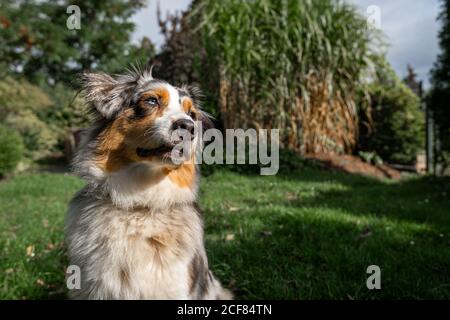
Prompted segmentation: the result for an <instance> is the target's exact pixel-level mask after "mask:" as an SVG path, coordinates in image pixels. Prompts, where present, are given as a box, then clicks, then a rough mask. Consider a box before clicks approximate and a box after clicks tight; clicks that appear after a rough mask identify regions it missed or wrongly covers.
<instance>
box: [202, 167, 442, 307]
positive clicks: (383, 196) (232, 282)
mask: <svg viewBox="0 0 450 320" xmlns="http://www.w3.org/2000/svg"><path fill="white" fill-rule="evenodd" d="M255 179H264V178H262V177H255ZM277 179H282V180H284V181H289V182H294V183H295V182H299V193H298V196H297V197H295V198H293V199H292V198H290V199H282V200H280V199H279V200H274V199H272V198H269V197H268V198H267V199H266V200H263V201H261V200H260V199H258V200H255V199H254V198H252V195H248V196H246V197H245V199H244V200H242V201H243V203H245V204H246V205H247V206H248V207H249V208H251V210H252V211H254V213H252V212H251V211H248V212H243V213H230V214H229V216H226V215H222V216H221V218H222V219H217V217H214V221H212V220H211V219H210V220H209V221H208V219H207V222H208V223H207V226H208V229H207V231H206V234H207V235H208V233H210V232H212V233H214V232H216V233H223V232H224V230H227V231H226V232H231V233H233V234H235V238H234V240H232V241H224V240H222V239H223V237H222V238H219V240H218V239H217V238H215V239H214V238H212V239H211V238H208V236H207V240H208V241H207V249H208V254H209V256H210V260H211V265H212V267H213V270H214V271H215V272H216V273H217V275H218V277H219V278H221V279H223V282H224V284H225V285H227V284H228V286H230V287H232V288H234V291H235V293H236V296H237V298H244V299H247V298H249V299H381V298H383V299H425V298H430V299H431V298H432V299H448V298H450V200H449V197H448V195H449V193H450V184H449V183H448V180H445V179H437V178H433V177H422V178H414V179H409V180H405V181H400V182H395V183H394V182H386V181H380V180H376V179H371V178H366V177H363V176H354V175H346V174H340V173H333V174H331V173H330V172H317V171H308V170H306V171H305V172H303V173H302V172H299V173H298V174H295V173H290V174H284V173H281V174H280V175H279V176H278V177H277ZM331 182H333V183H336V184H338V185H340V186H342V187H341V188H339V189H338V190H336V189H333V188H331V190H327V189H326V188H324V189H320V188H316V189H317V190H316V191H315V192H314V194H313V195H307V196H304V197H303V196H302V192H303V191H304V190H302V188H305V183H307V185H308V186H311V185H316V183H318V184H321V183H331ZM278 187H279V186H278ZM251 220H253V221H254V223H253V224H252V223H251V222H249V221H251ZM244 221H247V222H245V224H244ZM249 226H250V227H249ZM370 265H378V266H380V268H381V270H382V290H374V291H372V290H368V289H367V286H366V280H367V278H368V277H369V275H368V274H366V270H367V267H368V266H370Z"/></svg>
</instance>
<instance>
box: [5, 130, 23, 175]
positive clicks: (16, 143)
mask: <svg viewBox="0 0 450 320" xmlns="http://www.w3.org/2000/svg"><path fill="white" fill-rule="evenodd" d="M22 152H23V145H22V140H21V138H20V136H19V135H18V134H17V133H16V132H15V131H13V130H12V129H10V128H8V127H6V126H3V125H0V177H1V176H4V175H5V174H7V173H10V172H12V171H13V170H14V169H15V168H16V167H17V164H18V163H19V161H20V159H21V158H22Z"/></svg>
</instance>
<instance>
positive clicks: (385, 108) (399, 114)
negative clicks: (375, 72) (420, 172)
mask: <svg viewBox="0 0 450 320" xmlns="http://www.w3.org/2000/svg"><path fill="white" fill-rule="evenodd" d="M369 94H370V97H371V108H370V111H369V112H370V114H369V118H366V119H365V120H366V121H362V122H361V129H360V139H359V147H360V150H361V151H370V152H375V153H376V154H378V155H379V156H380V157H381V158H382V159H383V160H386V161H388V162H395V163H403V164H411V163H414V161H415V160H416V156H417V154H418V153H419V152H420V151H421V150H423V149H424V141H425V137H424V125H425V124H424V123H425V121H424V114H423V112H422V111H421V109H420V99H419V98H418V97H417V96H416V95H415V94H414V93H413V92H412V91H411V89H410V88H408V87H407V86H406V85H405V84H403V83H402V82H401V81H399V80H398V79H394V80H393V81H390V82H381V83H380V82H378V83H374V84H372V85H371V86H370V87H369ZM365 124H366V125H365ZM367 124H368V125H367Z"/></svg>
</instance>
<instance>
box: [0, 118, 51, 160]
mask: <svg viewBox="0 0 450 320" xmlns="http://www.w3.org/2000/svg"><path fill="white" fill-rule="evenodd" d="M3 121H4V123H6V124H7V125H8V126H9V127H12V128H14V129H15V130H16V131H17V132H18V133H19V134H20V135H21V137H22V140H23V143H24V145H25V147H26V150H25V153H24V155H25V156H26V157H27V158H29V159H31V160H38V159H40V158H43V157H45V156H47V155H49V154H50V153H51V152H52V151H53V148H54V146H55V145H56V143H57V141H58V133H57V132H55V131H52V130H51V129H50V128H49V126H48V125H47V124H46V123H45V122H43V121H42V120H41V119H39V117H38V116H37V115H36V114H34V113H33V112H32V111H30V110H24V111H20V112H17V113H10V114H9V115H8V116H7V117H6V118H5V119H4V120H3Z"/></svg>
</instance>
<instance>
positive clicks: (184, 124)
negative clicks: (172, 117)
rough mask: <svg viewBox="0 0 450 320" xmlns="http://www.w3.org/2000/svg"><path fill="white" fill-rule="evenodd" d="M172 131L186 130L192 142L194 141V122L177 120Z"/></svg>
mask: <svg viewBox="0 0 450 320" xmlns="http://www.w3.org/2000/svg"><path fill="white" fill-rule="evenodd" d="M172 130H173V131H175V130H186V131H187V132H188V133H189V134H190V136H191V140H192V139H194V121H192V120H188V119H180V120H177V121H175V122H174V123H173V124H172Z"/></svg>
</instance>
